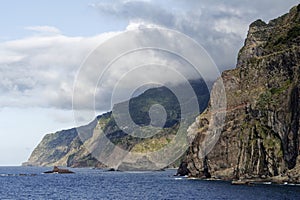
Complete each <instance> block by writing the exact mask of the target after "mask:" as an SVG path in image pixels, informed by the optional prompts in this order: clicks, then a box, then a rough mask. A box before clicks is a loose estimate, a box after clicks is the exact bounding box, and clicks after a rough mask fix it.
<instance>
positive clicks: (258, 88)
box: [186, 5, 300, 182]
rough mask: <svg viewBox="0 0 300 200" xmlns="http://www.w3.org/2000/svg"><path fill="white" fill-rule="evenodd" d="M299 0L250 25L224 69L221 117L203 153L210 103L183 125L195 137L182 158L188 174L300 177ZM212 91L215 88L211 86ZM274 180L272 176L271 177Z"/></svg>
mask: <svg viewBox="0 0 300 200" xmlns="http://www.w3.org/2000/svg"><path fill="white" fill-rule="evenodd" d="M299 75H300V5H298V6H296V7H294V8H292V9H291V10H290V12H289V13H288V14H286V15H284V16H282V17H280V18H278V19H275V20H272V21H270V22H269V23H268V24H266V23H265V22H263V21H261V20H258V21H256V22H254V23H252V24H251V25H250V29H249V32H248V36H247V39H246V41H245V46H244V47H243V48H242V49H241V51H240V53H239V57H238V62H237V68H236V69H233V70H229V71H225V72H223V74H222V76H221V78H222V79H223V83H224V86H225V90H226V98H227V111H226V120H225V124H224V126H223V129H222V131H221V135H220V138H219V140H218V142H217V144H216V145H215V146H214V148H213V150H212V151H210V152H209V153H208V155H207V157H203V155H202V154H203V151H204V152H205V148H203V144H202V142H203V141H205V138H206V137H208V136H207V134H206V131H207V127H208V126H209V124H210V123H211V121H210V117H209V116H210V115H212V114H213V113H210V107H208V109H207V111H205V112H204V113H203V114H202V115H200V116H199V117H198V118H197V120H196V122H195V123H194V124H193V125H192V126H191V128H190V129H189V131H188V134H189V135H193V136H194V137H195V139H194V140H193V141H192V143H191V146H190V148H189V151H188V153H187V159H186V162H187V163H188V167H187V168H188V170H189V171H190V174H189V175H190V176H192V177H202V178H205V177H208V176H207V175H208V173H207V169H208V171H209V174H211V175H212V176H213V177H218V178H222V179H249V178H260V179H265V178H272V177H276V176H277V177H278V176H280V177H283V178H282V179H280V180H285V181H290V182H299V181H300V179H299V175H298V174H299V172H300V167H299V165H300V163H299V156H298V155H299V141H300V140H299V139H300V135H299V122H300V120H299V117H300V104H299V103H300V102H299V100H300V96H299V92H300V91H299V88H300V82H299V78H300V77H299ZM212 92H214V91H212ZM274 180H275V178H274Z"/></svg>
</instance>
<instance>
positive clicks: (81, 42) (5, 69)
mask: <svg viewBox="0 0 300 200" xmlns="http://www.w3.org/2000/svg"><path fill="white" fill-rule="evenodd" d="M37 30H56V29H55V28H50V29H48V28H47V26H43V27H39V28H37ZM115 34H117V32H110V33H103V34H100V35H97V36H94V37H68V36H64V35H62V34H55V35H35V36H32V37H26V38H22V39H18V40H13V41H7V42H2V43H0V52H1V56H0V95H1V96H2V97H3V98H1V99H0V106H1V107H53V108H59V109H71V108H72V92H73V82H74V79H75V75H76V73H77V70H78V69H79V67H80V64H81V63H82V62H83V60H84V59H85V58H86V57H87V56H88V54H89V53H90V52H91V51H92V50H93V49H94V48H96V47H97V46H98V45H99V44H101V43H102V42H103V41H105V40H106V39H107V38H110V37H112V36H113V35H115Z"/></svg>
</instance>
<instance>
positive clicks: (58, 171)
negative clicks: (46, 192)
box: [44, 166, 74, 174]
mask: <svg viewBox="0 0 300 200" xmlns="http://www.w3.org/2000/svg"><path fill="white" fill-rule="evenodd" d="M53 173H57V174H73V173H74V172H72V171H70V170H68V169H60V168H58V167H57V166H54V167H53V170H51V171H46V172H44V174H53Z"/></svg>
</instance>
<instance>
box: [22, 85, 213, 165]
mask: <svg viewBox="0 0 300 200" xmlns="http://www.w3.org/2000/svg"><path fill="white" fill-rule="evenodd" d="M190 84H191V86H192V87H193V88H194V90H195V93H196V94H197V98H198V101H199V102H200V104H199V110H200V111H203V110H204V109H205V108H206V107H207V103H208V100H209V91H208V88H207V85H206V83H205V82H204V81H203V80H197V81H190ZM177 89H178V90H180V89H182V90H184V87H182V85H180V84H179V85H178V87H177ZM189 101H190V98H189V97H188V96H187V97H186V99H184V102H189ZM123 103H128V102H123ZM123 103H120V104H116V105H115V106H114V108H116V107H118V106H120V105H122V104H123ZM154 104H160V105H162V106H163V107H164V108H165V110H166V115H167V116H166V123H165V125H164V128H163V129H162V130H161V131H160V132H159V133H157V134H155V135H154V136H152V137H148V138H138V137H133V136H131V135H128V134H126V133H125V132H123V131H122V129H121V128H120V127H118V124H117V123H116V121H115V119H114V117H113V116H112V112H108V113H106V114H103V115H100V116H98V117H97V118H96V119H95V120H94V121H92V122H91V123H90V124H88V125H86V126H82V127H79V128H73V129H69V130H63V131H58V132H56V133H51V134H47V135H46V136H45V137H44V138H43V140H42V141H41V142H40V143H39V144H38V146H37V147H36V148H35V149H34V151H33V152H32V154H31V156H30V158H29V159H28V161H27V162H26V163H23V165H26V166H28V165H29V166H54V165H58V166H69V167H105V165H103V164H102V163H101V162H99V161H98V160H97V159H96V158H94V157H93V154H92V153H91V152H90V150H89V148H87V147H89V146H91V144H93V145H94V144H96V143H99V144H100V143H101V141H98V138H97V133H98V132H99V130H100V129H101V130H103V132H104V134H105V135H106V137H107V138H108V139H109V140H110V142H112V143H113V144H115V145H116V146H118V147H120V148H122V149H124V150H127V151H129V150H130V151H132V152H135V153H147V152H153V151H156V150H159V149H160V148H162V147H164V146H165V145H167V144H168V143H170V142H171V141H172V139H173V138H174V137H175V136H176V133H177V130H178V129H179V128H178V127H179V123H180V119H181V116H180V105H179V102H178V100H177V98H176V96H175V95H174V94H173V93H172V92H171V90H169V89H168V88H166V87H159V88H152V89H149V90H146V91H145V92H144V93H142V94H140V95H139V96H137V97H134V98H132V99H130V101H129V110H130V114H131V117H132V119H133V121H134V122H135V123H136V124H138V125H140V126H147V125H149V123H150V122H151V120H150V116H149V109H150V108H151V106H152V105H154ZM198 114H199V113H195V112H194V111H193V110H191V112H190V116H191V120H190V124H191V123H192V121H193V118H195V117H196V116H197V115H198ZM193 116H194V117H193ZM79 133H81V134H79ZM138 161H139V162H142V164H143V163H146V164H147V165H148V167H150V168H151V169H155V167H153V166H154V164H152V165H153V166H151V162H150V161H148V160H147V159H146V158H142V159H140V160H138ZM177 163H180V161H178V162H177ZM143 165H145V164H143ZM143 165H141V164H140V165H139V164H138V163H137V164H135V163H125V164H124V165H122V166H121V167H122V168H121V169H122V170H125V169H129V168H133V167H134V166H137V168H138V167H139V166H141V170H142V169H145V168H143V167H144V166H143Z"/></svg>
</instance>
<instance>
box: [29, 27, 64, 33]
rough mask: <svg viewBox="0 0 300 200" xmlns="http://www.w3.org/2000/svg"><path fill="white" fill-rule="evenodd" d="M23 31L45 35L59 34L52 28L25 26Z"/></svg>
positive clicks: (56, 29) (57, 30) (58, 31)
mask: <svg viewBox="0 0 300 200" xmlns="http://www.w3.org/2000/svg"><path fill="white" fill-rule="evenodd" d="M25 29H26V30H30V31H35V32H39V33H46V34H61V31H60V30H59V29H58V28H56V27H53V26H27V27H25Z"/></svg>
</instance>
